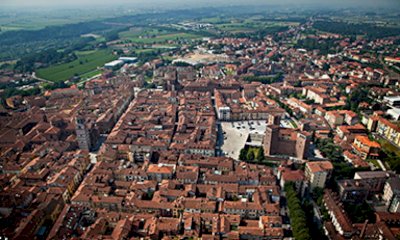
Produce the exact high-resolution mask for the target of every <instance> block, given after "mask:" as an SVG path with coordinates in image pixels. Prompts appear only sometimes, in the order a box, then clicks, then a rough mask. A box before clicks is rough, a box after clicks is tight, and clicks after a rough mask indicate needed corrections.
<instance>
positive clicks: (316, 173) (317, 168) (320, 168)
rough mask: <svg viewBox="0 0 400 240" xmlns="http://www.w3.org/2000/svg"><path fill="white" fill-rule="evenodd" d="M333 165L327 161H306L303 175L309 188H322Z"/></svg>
mask: <svg viewBox="0 0 400 240" xmlns="http://www.w3.org/2000/svg"><path fill="white" fill-rule="evenodd" d="M332 170H333V165H332V163H331V162H329V161H317V162H308V163H306V169H305V176H306V178H307V181H308V182H309V184H310V188H311V189H314V188H316V187H319V188H324V187H325V182H326V181H327V180H328V179H329V178H330V176H331V174H332Z"/></svg>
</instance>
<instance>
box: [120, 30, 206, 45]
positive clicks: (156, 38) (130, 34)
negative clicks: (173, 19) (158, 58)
mask: <svg viewBox="0 0 400 240" xmlns="http://www.w3.org/2000/svg"><path fill="white" fill-rule="evenodd" d="M119 37H120V39H121V40H129V41H130V42H132V43H139V44H140V43H142V44H156V43H165V42H167V41H170V40H179V39H200V38H202V37H203V36H201V35H197V34H192V33H184V32H168V31H165V30H158V29H154V30H144V31H141V32H138V31H125V32H122V33H120V35H119Z"/></svg>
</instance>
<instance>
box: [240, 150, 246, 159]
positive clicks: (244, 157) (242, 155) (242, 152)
mask: <svg viewBox="0 0 400 240" xmlns="http://www.w3.org/2000/svg"><path fill="white" fill-rule="evenodd" d="M246 157H247V150H246V148H242V150H240V153H239V160H242V161H245V160H246Z"/></svg>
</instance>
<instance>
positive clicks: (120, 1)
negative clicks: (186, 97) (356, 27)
mask: <svg viewBox="0 0 400 240" xmlns="http://www.w3.org/2000/svg"><path fill="white" fill-rule="evenodd" d="M0 3H1V5H3V6H9V7H19V8H21V7H32V6H37V7H44V6H45V7H63V6H70V7H72V6H85V5H86V6H87V5H91V6H100V5H102V6H107V5H113V6H118V5H130V6H133V5H135V6H137V7H141V8H142V7H148V8H155V7H157V8H162V7H166V8H168V7H174V6H176V7H179V6H181V7H188V6H197V7H198V6H221V5H259V4H273V5H281V6H294V5H297V6H298V5H304V6H314V7H318V6H321V7H367V8H368V7H372V8H375V9H376V8H392V9H393V8H399V9H400V1H398V0H380V1H377V0H330V1H326V0H324V1H320V0H247V1H243V0H230V1H227V0H153V1H145V0H112V1H110V0H69V1H67V2H66V1H65V0H0Z"/></svg>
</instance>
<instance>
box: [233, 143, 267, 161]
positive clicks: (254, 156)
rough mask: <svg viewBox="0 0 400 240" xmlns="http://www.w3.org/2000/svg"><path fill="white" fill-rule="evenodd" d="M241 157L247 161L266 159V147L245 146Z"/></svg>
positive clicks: (241, 151)
mask: <svg viewBox="0 0 400 240" xmlns="http://www.w3.org/2000/svg"><path fill="white" fill-rule="evenodd" d="M239 159H240V160H242V161H246V162H262V161H264V160H265V156H264V149H263V148H261V147H244V148H243V149H242V150H240V154H239Z"/></svg>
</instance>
